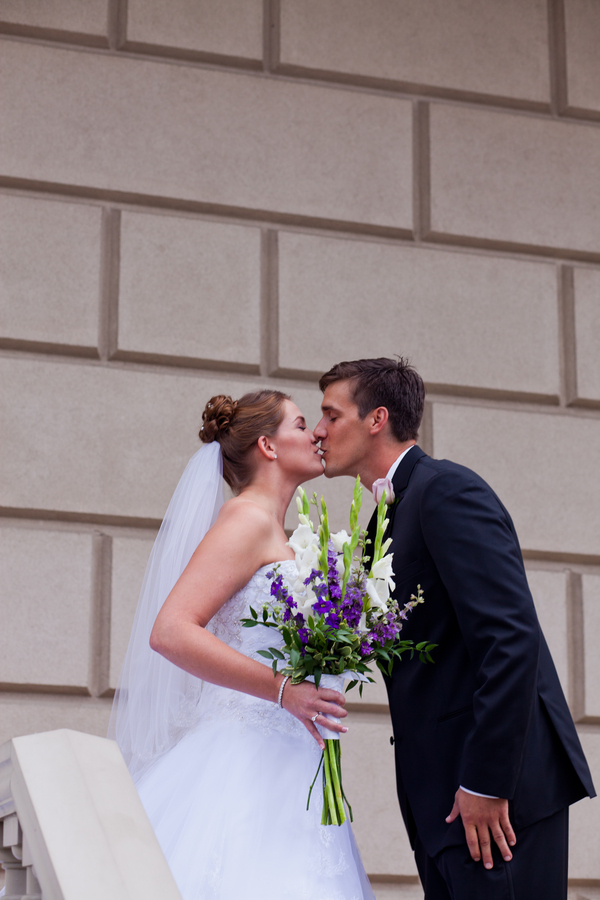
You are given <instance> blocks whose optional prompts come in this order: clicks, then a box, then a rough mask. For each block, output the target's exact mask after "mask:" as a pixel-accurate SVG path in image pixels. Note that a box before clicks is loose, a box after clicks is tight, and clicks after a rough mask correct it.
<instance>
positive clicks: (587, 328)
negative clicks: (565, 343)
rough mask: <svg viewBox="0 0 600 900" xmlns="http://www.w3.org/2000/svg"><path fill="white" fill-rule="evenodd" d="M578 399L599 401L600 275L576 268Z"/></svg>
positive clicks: (592, 271) (593, 270)
mask: <svg viewBox="0 0 600 900" xmlns="http://www.w3.org/2000/svg"><path fill="white" fill-rule="evenodd" d="M574 285H575V339H576V359H577V396H578V397H580V398H581V399H583V400H593V401H595V402H597V401H598V400H600V356H599V355H598V346H599V344H600V272H598V271H597V270H595V269H575V273H574Z"/></svg>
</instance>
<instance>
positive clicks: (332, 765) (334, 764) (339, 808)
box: [325, 739, 346, 825]
mask: <svg viewBox="0 0 600 900" xmlns="http://www.w3.org/2000/svg"><path fill="white" fill-rule="evenodd" d="M325 743H326V744H328V745H329V769H330V772H331V781H332V787H333V792H334V794H335V809H336V814H337V818H338V819H339V824H340V825H342V824H343V823H344V822H345V821H346V813H345V811H344V801H343V799H342V789H341V786H340V770H339V761H338V750H337V747H336V745H339V743H340V742H339V741H336V740H329V739H328V740H327V741H326V742H325Z"/></svg>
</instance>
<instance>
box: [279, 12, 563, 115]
mask: <svg viewBox="0 0 600 900" xmlns="http://www.w3.org/2000/svg"><path fill="white" fill-rule="evenodd" d="M281 62H282V63H283V64H287V65H292V66H302V67H305V68H313V69H321V70H322V69H325V70H329V71H334V72H343V73H347V74H352V75H366V76H370V77H372V78H389V79H393V80H394V81H401V82H408V83H409V84H422V85H430V86H434V87H441V88H445V89H448V90H456V91H468V92H470V93H472V92H475V93H485V94H494V95H496V96H501V97H512V98H522V99H524V100H534V101H538V102H542V103H548V102H549V72H548V25H547V21H546V6H545V3H544V2H543V0H534V2H531V3H527V4H523V3H521V2H519V0H510V2H508V3H503V4H502V6H501V7H500V6H498V4H496V3H494V2H493V0H485V2H477V0H468V2H464V0H428V2H427V3H411V2H410V0H396V2H390V0H371V2H370V3H369V4H368V5H365V4H364V3H361V2H360V0H350V2H348V0H329V2H327V3H323V2H320V0H300V2H298V0H283V2H282V4H281Z"/></svg>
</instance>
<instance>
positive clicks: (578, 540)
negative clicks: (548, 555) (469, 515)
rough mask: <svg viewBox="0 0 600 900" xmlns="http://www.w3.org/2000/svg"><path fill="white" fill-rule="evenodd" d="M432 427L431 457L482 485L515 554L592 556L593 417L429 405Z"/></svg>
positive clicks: (596, 440)
mask: <svg viewBox="0 0 600 900" xmlns="http://www.w3.org/2000/svg"><path fill="white" fill-rule="evenodd" d="M433 427H434V453H433V455H434V456H435V457H438V458H447V459H451V460H453V461H454V462H457V463H461V464H462V465H465V466H468V467H469V468H471V469H474V470H475V471H476V472H477V473H478V474H479V475H481V476H482V477H483V478H485V479H486V481H487V482H488V483H489V484H490V485H491V486H492V488H493V489H494V490H495V491H496V493H497V494H498V495H499V497H500V499H501V500H502V502H503V503H504V504H505V506H506V507H507V509H508V511H509V513H510V514H511V516H512V518H513V520H514V523H515V527H516V529H517V533H518V535H519V539H520V542H521V546H522V547H523V548H525V549H528V550H543V551H551V552H555V553H579V554H594V555H597V554H598V539H597V535H598V531H599V530H600V496H599V488H598V485H597V482H596V481H595V480H594V479H591V478H590V473H593V472H597V471H598V469H599V468H600V421H599V420H598V419H595V418H586V417H583V416H581V417H575V416H563V415H553V414H551V413H549V412H548V413H542V412H539V413H538V412H531V411H527V410H522V411H521V410H516V409H511V410H509V409H498V408H495V409H489V408H488V409H486V408H484V407H479V406H474V405H468V404H457V403H435V404H434V405H433Z"/></svg>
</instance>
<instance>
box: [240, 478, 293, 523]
mask: <svg viewBox="0 0 600 900" xmlns="http://www.w3.org/2000/svg"><path fill="white" fill-rule="evenodd" d="M297 486H298V485H296V484H290V483H289V482H288V481H287V480H286V481H284V480H283V479H282V478H281V477H279V473H277V472H275V471H274V472H273V473H272V474H271V473H257V475H256V476H255V477H254V478H253V479H252V481H251V482H250V484H249V485H248V487H246V488H244V489H243V490H242V491H240V494H239V496H240V497H244V498H245V499H246V500H252V502H253V503H257V504H258V505H259V506H262V507H263V509H266V510H267V511H268V512H269V513H270V514H271V515H272V516H273V518H274V519H275V520H276V521H277V522H278V523H279V525H281V527H282V528H284V523H285V514H286V511H287V508H288V506H289V505H290V503H291V500H292V497H293V496H294V491H295V490H296V488H297Z"/></svg>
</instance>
